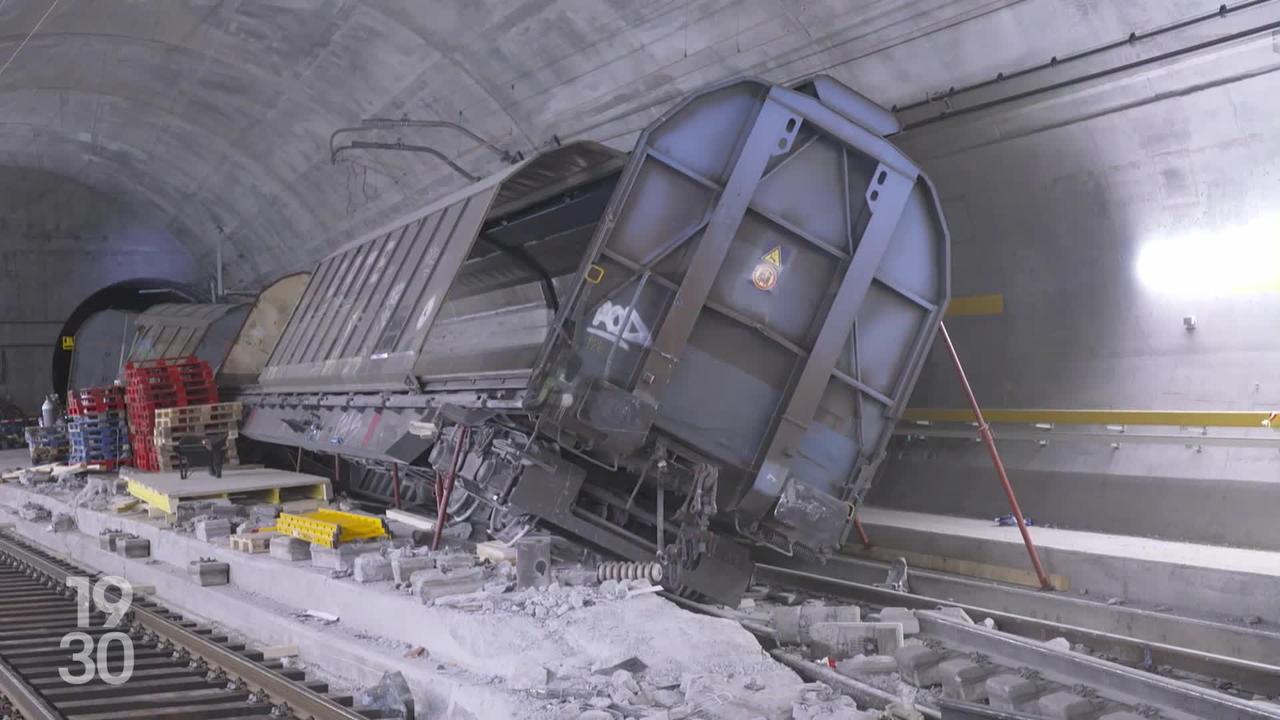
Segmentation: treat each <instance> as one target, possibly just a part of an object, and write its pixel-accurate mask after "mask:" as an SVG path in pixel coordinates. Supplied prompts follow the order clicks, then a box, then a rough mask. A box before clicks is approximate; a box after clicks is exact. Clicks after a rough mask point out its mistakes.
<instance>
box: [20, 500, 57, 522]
mask: <svg viewBox="0 0 1280 720" xmlns="http://www.w3.org/2000/svg"><path fill="white" fill-rule="evenodd" d="M52 516H53V514H52V513H50V512H49V509H48V508H46V507H45V506H43V505H37V504H35V503H32V502H29V503H26V504H25V505H23V506H22V507H20V508H18V517H20V518H22V519H23V520H26V521H27V522H43V521H45V520H48V519H49V518H51V517H52Z"/></svg>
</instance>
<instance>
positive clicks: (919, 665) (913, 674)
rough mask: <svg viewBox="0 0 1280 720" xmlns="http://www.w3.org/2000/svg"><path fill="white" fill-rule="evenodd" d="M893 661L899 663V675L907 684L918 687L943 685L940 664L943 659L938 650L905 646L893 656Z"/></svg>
mask: <svg viewBox="0 0 1280 720" xmlns="http://www.w3.org/2000/svg"><path fill="white" fill-rule="evenodd" d="M893 659H894V660H897V661H898V674H899V675H901V676H902V679H903V680H904V681H905V682H908V683H911V684H912V685H915V686H917V687H928V686H930V685H941V684H942V676H941V675H940V674H939V673H938V664H939V663H941V662H942V660H943V657H942V653H940V652H938V651H937V650H933V649H931V648H929V647H926V646H924V645H904V646H903V647H901V648H899V649H898V651H897V652H895V653H894V654H893Z"/></svg>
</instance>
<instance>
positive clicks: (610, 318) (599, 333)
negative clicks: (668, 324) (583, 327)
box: [587, 300, 653, 350]
mask: <svg viewBox="0 0 1280 720" xmlns="http://www.w3.org/2000/svg"><path fill="white" fill-rule="evenodd" d="M587 332H589V333H591V334H592V335H595V336H596V337H601V338H604V339H605V340H608V341H609V342H616V343H617V344H618V347H620V348H622V349H623V350H630V349H631V346H632V344H635V345H638V346H640V347H642V348H645V347H649V345H650V343H651V342H652V341H653V335H652V333H650V331H649V325H648V324H647V323H645V321H644V318H642V317H640V311H639V310H636V309H635V308H634V307H631V306H628V305H618V304H616V303H613V302H611V301H609V300H605V301H604V302H603V303H601V305H600V307H598V308H596V314H595V317H593V318H591V327H589V328H587Z"/></svg>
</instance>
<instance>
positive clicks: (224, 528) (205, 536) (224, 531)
mask: <svg viewBox="0 0 1280 720" xmlns="http://www.w3.org/2000/svg"><path fill="white" fill-rule="evenodd" d="M195 526H196V537H197V538H199V539H201V540H203V541H205V542H214V541H216V540H221V539H222V538H225V537H229V536H230V535H231V521H230V520H228V519H227V518H218V517H205V518H201V519H198V520H196V521H195Z"/></svg>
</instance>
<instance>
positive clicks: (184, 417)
mask: <svg viewBox="0 0 1280 720" xmlns="http://www.w3.org/2000/svg"><path fill="white" fill-rule="evenodd" d="M243 414H244V406H243V405H241V404H240V403H238V402H224V403H212V404H209V405H187V406H186V407H175V408H157V409H156V424H157V425H161V424H166V423H177V424H182V423H189V422H211V421H218V420H224V419H227V418H235V419H237V420H238V419H240V416H241V415H243Z"/></svg>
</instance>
